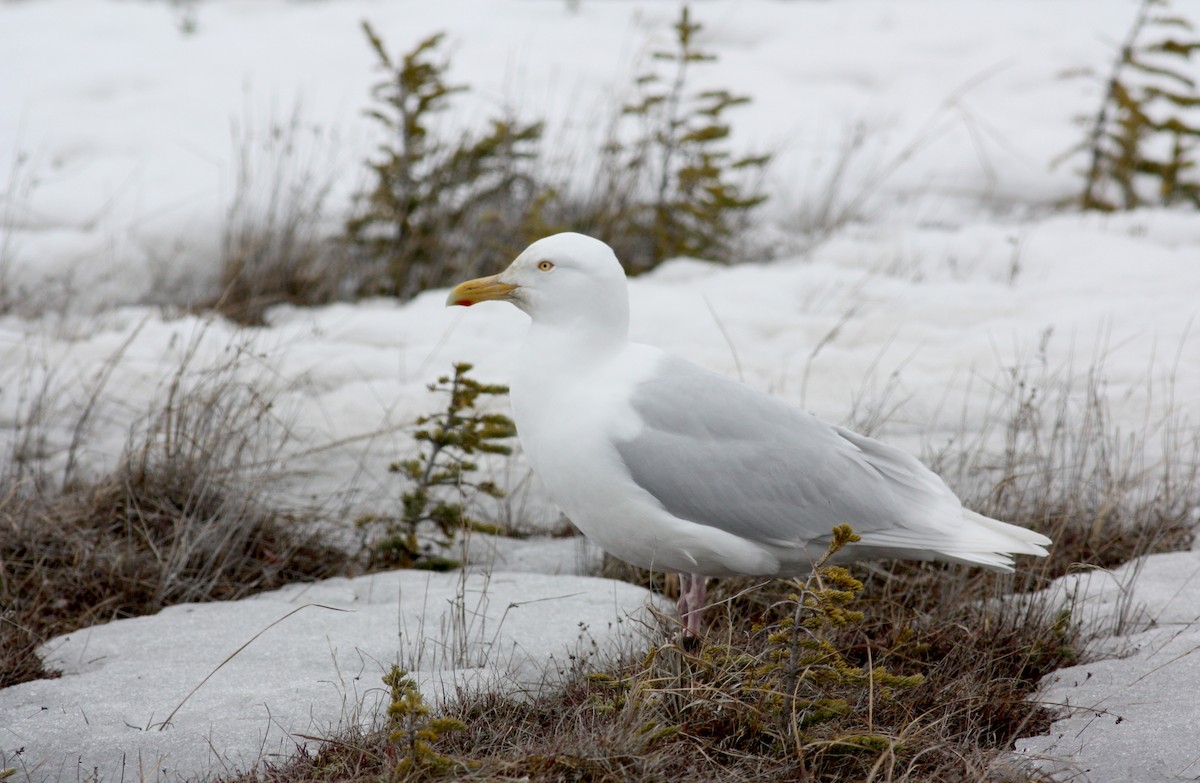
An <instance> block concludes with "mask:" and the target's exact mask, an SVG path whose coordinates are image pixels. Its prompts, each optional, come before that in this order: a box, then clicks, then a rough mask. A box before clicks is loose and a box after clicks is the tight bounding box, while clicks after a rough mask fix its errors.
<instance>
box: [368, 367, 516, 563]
mask: <svg viewBox="0 0 1200 783" xmlns="http://www.w3.org/2000/svg"><path fill="white" fill-rule="evenodd" d="M470 371H471V365H470V364H466V363H459V364H455V365H454V375H453V376H445V375H444V376H442V377H440V378H438V380H437V383H433V384H430V385H429V390H430V391H431V392H438V393H444V394H446V396H447V400H446V408H445V409H444V410H443V411H441V412H439V413H435V414H430V415H428V416H421V417H420V418H418V419H417V422H416V423H417V427H418V429H417V431H416V432H414V433H413V439H414V440H416V441H417V442H418V444H419V447H420V448H419V451H418V454H417V456H415V457H413V458H412V459H408V460H404V461H401V462H394V463H392V464H391V465H389V466H388V470H389V471H391V472H393V473H399V474H401V475H403V476H404V477H405V478H406V479H408V480H409V481H410V482H411V487H410V488H409V489H408V490H407V491H405V492H404V494H403V495H402V496H401V502H402V505H403V509H404V513H403V516H402V517H400V518H399V519H396V518H394V517H392V518H386V519H383V520H380V519H379V518H376V517H368V518H364V519H361V520H359V525H360V526H369V525H372V524H373V523H380V522H382V523H383V524H384V525H385V535H384V537H383V538H382V540H380V541H378V542H376V543H375V544H374V545H373V546H372V547H371V564H372V565H373V566H376V567H384V566H401V567H417V568H428V569H433V570H446V569H449V568H454V567H456V566H457V565H458V563H457V562H456V561H454V560H451V559H449V558H446V557H443V556H440V555H439V554H437V552H436V550H437V549H439V548H445V547H446V546H449V545H450V544H451V543H453V541H454V538H455V534H456V532H457V531H458V530H459V529H461V528H471V529H474V530H483V531H487V532H496V530H495V528H494V527H491V526H488V525H486V524H485V523H483V522H481V521H479V520H476V519H472V518H471V517H470V516H469V515H468V514H467V512H466V510H465V508H464V505H465V502H466V500H467V499H468V497H469V496H470V495H472V494H475V493H482V494H484V495H487V496H490V497H493V498H502V497H504V490H502V489H501V488H500V487H498V486H496V484H495V483H493V482H491V481H477V480H474V479H473V478H471V474H472V473H474V472H475V471H477V470H478V469H479V465H478V464H477V463H476V462H475V461H473V459H472V458H473V457H474V456H475V455H477V454H503V455H507V454H511V453H512V449H511V448H510V447H509V446H507V445H505V444H504V443H503V441H505V440H507V439H509V438H511V437H513V435H515V434H516V427H515V425H514V424H513V422H512V419H510V418H509V417H508V416H505V415H504V414H502V413H485V412H482V411H479V410H477V409H476V404H477V402H478V401H479V398H480V397H481V396H483V397H490V396H502V395H505V394H508V387H506V386H500V385H496V384H485V383H480V382H479V381H477V380H475V379H474V378H471V377H470V376H468V375H467V373H469V372H470ZM439 490H449V491H451V492H452V493H453V495H454V497H455V499H454V500H447V499H445V497H444V496H439V495H438V492H439ZM426 524H432V525H433V526H434V528H435V530H436V531H437V532H438V533H439V534H440V537H439V538H438V539H437V540H436V541H435V542H433V543H432V544H430V543H426V545H424V546H423V545H422V542H421V540H420V538H419V533H420V528H421V526H422V525H426Z"/></svg>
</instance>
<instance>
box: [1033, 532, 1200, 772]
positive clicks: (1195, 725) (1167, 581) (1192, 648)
mask: <svg viewBox="0 0 1200 783" xmlns="http://www.w3.org/2000/svg"><path fill="white" fill-rule="evenodd" d="M1050 590H1051V591H1052V595H1053V596H1054V597H1055V598H1058V597H1059V596H1061V597H1065V598H1069V599H1071V603H1074V604H1075V605H1076V606H1077V613H1076V617H1077V618H1079V619H1080V620H1082V621H1085V622H1088V621H1090V624H1091V625H1092V626H1093V627H1095V628H1097V629H1098V630H1099V629H1105V628H1107V629H1108V630H1110V631H1120V633H1121V636H1119V637H1110V638H1109V639H1108V640H1107V644H1106V645H1105V646H1106V647H1107V648H1108V650H1107V651H1108V652H1109V653H1110V655H1111V656H1112V657H1105V658H1103V659H1101V660H1098V661H1096V662H1094V663H1088V664H1082V665H1079V666H1072V667H1070V668H1066V669H1060V670H1059V671H1057V672H1054V673H1053V674H1051V675H1049V676H1048V677H1047V683H1046V688H1045V690H1044V691H1043V692H1042V693H1041V694H1040V696H1039V698H1041V699H1043V700H1044V701H1046V702H1048V703H1050V704H1057V705H1061V706H1062V709H1063V713H1064V714H1063V717H1062V718H1060V719H1059V720H1057V721H1055V723H1054V725H1053V727H1052V728H1051V730H1050V733H1049V734H1048V735H1046V736H1041V737H1032V738H1028V739H1024V740H1020V741H1018V742H1017V749H1018V750H1019V751H1021V752H1022V753H1025V754H1028V755H1030V756H1032V757H1035V758H1041V759H1044V763H1045V768H1046V769H1047V770H1049V771H1053V772H1057V773H1060V774H1063V775H1082V777H1083V778H1084V779H1086V780H1139V781H1147V783H1149V782H1150V781H1167V780H1195V779H1196V777H1197V775H1198V774H1200V748H1198V747H1197V745H1196V742H1195V738H1196V737H1197V736H1200V713H1198V712H1197V711H1196V685H1197V684H1198V683H1200V602H1198V601H1197V600H1196V599H1197V595H1200V552H1173V553H1170V554H1162V555H1153V556H1151V557H1148V558H1144V559H1142V560H1141V561H1135V562H1133V563H1126V564H1125V565H1124V566H1121V567H1120V568H1118V569H1116V570H1115V571H1113V572H1111V573H1109V572H1104V571H1092V572H1088V573H1085V574H1082V575H1078V576H1070V577H1064V578H1063V579H1061V580H1059V582H1058V583H1057V584H1055V585H1054V586H1053V587H1051V588H1050ZM1114 621H1119V623H1120V626H1119V627H1114Z"/></svg>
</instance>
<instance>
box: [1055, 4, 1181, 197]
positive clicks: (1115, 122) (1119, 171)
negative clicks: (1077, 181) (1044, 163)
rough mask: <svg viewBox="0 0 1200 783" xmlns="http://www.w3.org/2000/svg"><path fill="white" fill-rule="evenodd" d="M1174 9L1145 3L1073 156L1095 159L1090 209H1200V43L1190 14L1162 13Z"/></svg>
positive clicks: (1087, 180) (1088, 181)
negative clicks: (1199, 59) (1198, 72)
mask: <svg viewBox="0 0 1200 783" xmlns="http://www.w3.org/2000/svg"><path fill="white" fill-rule="evenodd" d="M1167 5H1168V0H1142V5H1141V8H1140V9H1139V11H1138V14H1137V17H1136V18H1135V19H1134V23H1133V25H1132V26H1131V27H1130V31H1129V35H1128V36H1127V38H1126V41H1125V44H1124V45H1123V46H1122V47H1121V50H1120V53H1119V55H1118V57H1117V60H1116V62H1115V64H1114V65H1113V70H1112V75H1111V76H1110V77H1109V79H1108V83H1107V86H1106V89H1105V92H1104V97H1103V100H1102V101H1101V104H1100V108H1099V109H1098V110H1097V112H1096V115H1095V117H1094V118H1092V119H1090V120H1089V121H1088V122H1089V125H1090V130H1089V132H1088V136H1087V138H1086V139H1085V140H1084V141H1083V142H1082V143H1081V144H1079V145H1078V146H1077V147H1075V148H1073V149H1072V150H1070V151H1069V152H1068V153H1067V156H1070V155H1073V154H1076V153H1083V154H1085V155H1086V156H1087V158H1088V161H1089V163H1088V167H1087V170H1086V172H1085V175H1084V187H1083V192H1082V193H1081V194H1080V197H1079V203H1080V206H1081V207H1082V208H1083V209H1095V210H1102V211H1106V212H1110V211H1113V210H1117V209H1135V208H1137V207H1139V206H1143V205H1146V204H1153V203H1158V204H1164V205H1170V204H1174V203H1178V202H1190V203H1191V204H1193V205H1195V206H1197V207H1200V178H1197V176H1196V167H1197V164H1198V160H1197V156H1196V153H1197V148H1198V147H1200V120H1198V119H1197V111H1198V110H1200V91H1198V90H1197V82H1196V79H1195V78H1193V76H1192V75H1190V74H1189V69H1192V63H1191V58H1192V55H1193V54H1194V53H1196V52H1197V51H1200V39H1198V38H1197V37H1196V35H1195V34H1194V32H1193V27H1192V24H1191V23H1190V22H1189V21H1188V20H1187V19H1185V18H1184V17H1182V16H1179V15H1173V14H1170V13H1168V12H1165V11H1164V12H1163V13H1157V12H1156V9H1160V8H1165V7H1166V6H1167ZM1193 70H1194V69H1193ZM1151 186H1153V190H1151Z"/></svg>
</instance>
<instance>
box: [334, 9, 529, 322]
mask: <svg viewBox="0 0 1200 783" xmlns="http://www.w3.org/2000/svg"><path fill="white" fill-rule="evenodd" d="M363 31H364V32H365V33H366V36H367V40H368V42H369V43H370V45H371V49H372V51H373V52H374V54H375V57H376V59H377V68H378V69H379V70H380V71H382V73H383V77H382V78H381V79H380V81H379V82H377V83H376V84H375V85H374V86H373V87H372V89H371V96H372V98H373V99H374V101H375V105H374V106H373V107H371V108H369V109H367V111H366V115H367V116H368V117H370V118H371V119H373V120H375V121H376V122H377V123H378V124H379V125H380V126H382V128H383V130H384V132H385V133H386V140H385V141H384V142H383V143H382V144H380V145H379V150H378V151H379V157H378V158H377V159H375V160H372V161H368V165H369V167H370V169H371V171H372V172H374V174H375V186H374V187H373V188H372V189H371V190H369V191H368V192H366V193H364V194H361V195H360V197H359V201H360V208H359V210H358V213H357V214H356V215H355V216H354V217H353V218H352V219H351V220H350V221H349V222H348V223H347V226H346V229H347V234H348V235H349V238H350V240H351V243H352V245H353V246H355V247H357V248H358V249H359V251H360V253H362V255H363V256H365V259H366V260H367V261H370V262H373V263H376V264H379V265H381V266H382V274H381V276H378V277H372V276H370V275H368V279H370V280H373V281H374V282H373V283H372V284H368V285H367V288H369V289H370V288H372V285H373V290H368V291H367V293H384V294H393V295H397V296H401V297H405V298H407V297H410V296H413V295H414V294H416V293H418V292H420V291H423V290H425V289H426V288H431V287H435V286H438V285H444V284H446V283H448V282H450V281H451V280H454V279H459V278H461V277H465V276H471V275H473V274H476V273H479V274H481V273H482V272H481V271H480V270H482V269H486V268H492V267H496V266H499V265H501V264H502V263H505V262H507V261H508V260H509V259H510V258H511V257H512V255H514V254H515V253H514V250H515V249H517V245H519V244H520V243H521V242H523V240H524V239H525V237H524V236H523V235H521V234H520V228H519V227H520V226H521V224H522V222H523V220H524V217H525V212H526V208H527V205H528V204H529V203H531V202H532V201H533V200H534V199H536V198H537V197H538V193H539V190H538V186H537V183H536V182H535V180H534V178H533V177H532V175H531V174H530V173H529V172H528V171H527V169H528V168H529V166H528V164H529V162H530V161H532V160H533V159H535V158H536V145H537V142H538V141H539V140H540V138H541V134H542V125H541V123H529V124H524V123H521V122H518V121H516V120H515V119H512V118H502V119H498V118H493V119H491V120H490V121H489V126H490V128H489V130H488V131H487V132H486V133H484V134H482V135H479V136H473V135H471V134H467V133H464V134H461V135H460V136H459V137H458V138H457V139H455V140H449V139H446V138H443V137H441V136H440V135H439V134H438V133H436V124H435V122H434V120H435V117H436V116H437V115H438V114H440V113H442V112H444V111H445V110H447V109H448V108H449V107H450V103H451V98H453V97H454V96H455V95H457V94H459V93H462V92H465V91H466V90H467V87H465V86H463V85H451V84H449V83H447V81H446V71H447V69H448V68H449V63H448V62H447V61H444V60H443V61H439V60H438V59H437V52H438V48H439V47H440V46H441V44H442V41H443V34H441V33H438V34H436V35H432V36H430V37H428V38H425V39H424V40H422V41H420V42H419V43H418V44H417V45H416V46H415V47H414V48H413V49H412V51H410V52H408V53H407V54H404V55H402V56H401V57H400V58H398V59H397V58H393V57H392V56H391V55H389V54H388V52H387V48H386V46H385V45H384V42H383V40H382V39H381V38H380V36H379V34H378V33H376V31H375V30H374V29H373V28H372V27H371V25H370V24H369V23H367V22H363ZM481 226H484V227H487V230H483V229H481ZM481 237H487V238H488V239H487V241H486V242H485V246H480V245H479V241H480V238H481ZM467 259H470V260H469V261H468V260H467Z"/></svg>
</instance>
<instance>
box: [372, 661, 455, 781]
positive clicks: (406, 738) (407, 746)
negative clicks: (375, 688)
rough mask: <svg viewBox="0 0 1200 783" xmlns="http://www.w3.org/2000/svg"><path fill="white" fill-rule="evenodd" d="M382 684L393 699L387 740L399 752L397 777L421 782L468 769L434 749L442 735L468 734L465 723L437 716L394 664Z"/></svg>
mask: <svg viewBox="0 0 1200 783" xmlns="http://www.w3.org/2000/svg"><path fill="white" fill-rule="evenodd" d="M383 682H384V684H385V685H387V686H388V689H389V690H390V691H391V699H392V701H391V704H389V705H388V711H387V715H388V740H389V741H390V742H392V743H393V744H394V748H395V749H397V750H399V752H400V759H399V762H398V763H397V764H396V768H395V773H396V775H397V776H398V777H399V778H400V779H401V780H414V779H416V780H421V779H428V778H431V777H436V776H439V775H444V774H447V773H450V772H453V771H454V770H456V769H459V768H466V767H467V765H466V764H464V763H462V762H458V761H456V760H455V759H452V758H450V757H449V756H445V755H443V754H441V753H438V752H437V750H435V749H434V743H436V742H437V741H438V740H439V739H441V738H442V736H443V735H446V734H450V733H453V732H458V731H465V730H466V728H467V727H466V724H464V723H463V722H462V721H460V720H458V719H456V718H446V717H438V716H436V715H434V714H433V710H432V708H431V707H430V706H429V704H428V703H427V702H426V701H425V697H424V696H422V695H421V691H420V689H419V688H417V683H416V682H415V681H414V680H413V679H412V678H411V677H409V676H408V672H406V671H404V670H403V669H401V668H400V667H398V666H394V665H393V666H392V668H391V670H390V671H389V672H388V673H387V674H385V675H384V676H383Z"/></svg>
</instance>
